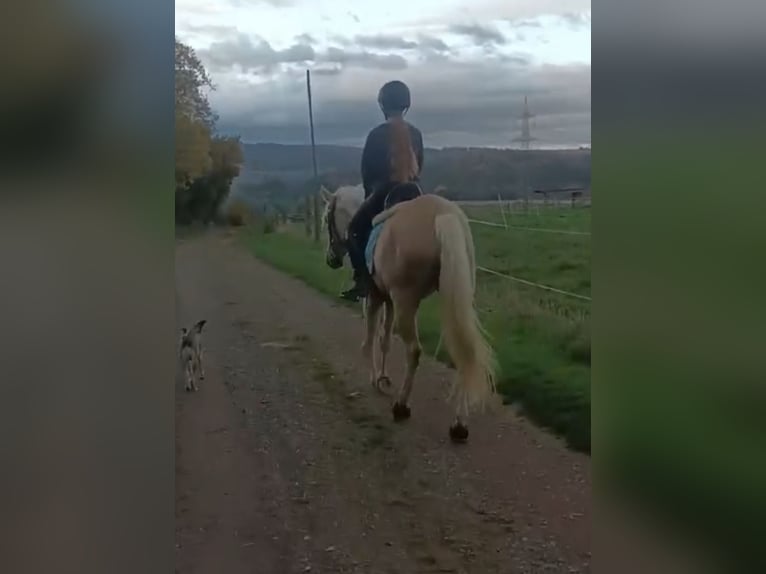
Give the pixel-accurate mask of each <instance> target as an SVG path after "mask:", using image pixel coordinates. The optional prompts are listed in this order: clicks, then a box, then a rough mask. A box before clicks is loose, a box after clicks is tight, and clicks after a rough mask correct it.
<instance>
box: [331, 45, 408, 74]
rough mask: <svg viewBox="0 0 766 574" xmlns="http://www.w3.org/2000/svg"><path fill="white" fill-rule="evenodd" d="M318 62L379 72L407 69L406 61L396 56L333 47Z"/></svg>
mask: <svg viewBox="0 0 766 574" xmlns="http://www.w3.org/2000/svg"><path fill="white" fill-rule="evenodd" d="M318 61H320V62H331V63H338V64H341V65H351V66H363V67H372V68H377V69H379V70H403V69H404V68H406V67H407V60H405V59H404V58H403V57H402V56H399V55H397V54H375V53H373V52H367V51H366V50H343V49H341V48H336V47H334V46H331V47H330V48H327V50H326V51H325V52H324V53H323V54H320V55H319V57H318Z"/></svg>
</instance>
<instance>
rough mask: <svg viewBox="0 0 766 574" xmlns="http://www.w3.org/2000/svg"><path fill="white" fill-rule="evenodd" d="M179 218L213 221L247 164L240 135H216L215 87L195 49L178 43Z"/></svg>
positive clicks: (177, 213)
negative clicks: (210, 93) (210, 98)
mask: <svg viewBox="0 0 766 574" xmlns="http://www.w3.org/2000/svg"><path fill="white" fill-rule="evenodd" d="M175 74H176V77H175V136H176V161H175V164H176V165H175V167H176V170H175V171H176V219H177V220H178V221H180V222H183V223H187V222H191V221H193V220H196V219H201V220H203V221H205V222H208V221H211V220H213V218H214V217H215V215H216V213H217V211H218V209H219V208H220V206H221V203H223V201H224V199H225V198H226V196H227V195H228V193H229V190H230V189H231V184H232V181H233V180H234V178H235V177H237V176H238V175H239V172H240V167H241V165H242V162H243V161H244V155H243V150H242V146H241V144H240V142H239V138H237V137H217V136H213V133H214V130H215V122H216V116H215V114H214V113H213V111H212V109H211V107H210V103H209V102H208V99H207V90H212V89H214V86H213V83H212V81H211V80H210V77H209V76H208V73H207V71H206V70H205V67H204V66H203V65H202V62H200V60H199V58H198V57H197V55H196V53H195V52H194V50H193V49H192V48H191V47H189V46H186V45H185V44H183V43H182V42H180V41H178V39H177V38H176V45H175Z"/></svg>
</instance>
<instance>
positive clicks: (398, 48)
mask: <svg viewBox="0 0 766 574" xmlns="http://www.w3.org/2000/svg"><path fill="white" fill-rule="evenodd" d="M590 25H591V5H590V0H385V1H382V2H373V1H372V0H365V1H364V2H362V1H359V2H350V1H342V0H216V1H212V0H176V33H177V35H178V37H179V39H180V40H181V41H183V42H185V43H187V44H189V45H191V46H192V47H194V48H195V49H196V50H197V53H198V54H199V56H200V59H201V60H202V61H203V63H204V64H205V66H206V67H207V68H208V70H209V71H210V74H211V76H212V78H213V81H214V83H215V84H216V86H217V89H216V91H215V92H213V93H212V94H211V97H210V100H211V102H212V104H213V107H214V108H215V110H216V112H217V113H218V114H219V116H220V120H219V128H220V130H221V131H223V132H226V133H235V134H240V135H241V136H242V138H243V140H245V141H247V142H264V141H266V142H279V143H306V142H307V141H309V133H308V111H307V103H306V85H305V73H306V72H305V70H306V69H307V68H309V69H311V70H312V78H311V79H312V91H313V99H314V119H315V128H316V138H317V143H336V144H350V145H357V146H361V145H362V144H363V143H364V138H365V136H366V134H367V132H368V131H369V129H370V128H372V127H373V126H374V125H376V124H377V123H378V122H379V121H381V120H382V116H381V114H380V110H379V109H378V107H377V103H376V97H377V91H378V89H379V87H380V86H381V85H382V84H383V83H384V82H386V81H388V80H392V79H401V80H403V81H405V82H406V83H407V84H408V85H409V86H410V89H411V91H412V109H411V110H410V112H409V114H408V119H410V121H412V122H413V123H414V124H415V125H417V126H418V127H420V128H421V130H422V131H423V134H424V139H425V143H426V145H427V146H430V147H443V146H498V147H516V146H517V145H518V144H517V143H514V142H513V138H514V137H517V136H518V135H519V129H520V121H519V116H520V114H521V112H522V110H523V101H524V96H525V95H526V96H528V98H529V107H530V111H531V112H532V113H533V114H535V115H536V117H535V118H534V119H533V120H532V131H533V136H535V137H537V138H538V141H537V142H536V145H537V147H549V148H550V147H571V146H577V145H583V144H590Z"/></svg>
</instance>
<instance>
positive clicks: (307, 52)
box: [199, 33, 407, 73]
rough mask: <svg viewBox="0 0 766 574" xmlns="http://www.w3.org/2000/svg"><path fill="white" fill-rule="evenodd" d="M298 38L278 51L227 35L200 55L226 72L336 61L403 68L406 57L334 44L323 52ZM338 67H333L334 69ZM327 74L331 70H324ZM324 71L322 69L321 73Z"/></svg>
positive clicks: (259, 41) (242, 36)
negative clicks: (345, 47)
mask: <svg viewBox="0 0 766 574" xmlns="http://www.w3.org/2000/svg"><path fill="white" fill-rule="evenodd" d="M307 39H308V38H305V37H304V38H301V37H299V38H297V39H296V40H298V42H297V43H295V44H293V45H292V46H290V47H288V48H285V49H282V50H276V49H274V48H273V47H272V46H271V44H269V43H268V42H267V41H265V40H263V39H260V38H258V39H257V40H256V41H255V42H254V41H253V40H251V39H250V37H249V36H247V35H246V34H242V33H231V34H228V38H227V39H225V40H220V41H217V42H213V43H212V44H211V45H210V47H209V48H207V49H205V50H200V51H199V55H200V58H201V59H202V60H203V61H204V62H205V64H206V65H208V66H209V68H210V69H211V70H212V71H217V72H226V71H230V70H233V69H237V68H239V69H242V70H244V71H248V72H273V71H275V70H276V69H279V68H280V67H281V66H282V65H291V64H302V65H305V64H307V63H310V62H312V63H316V64H331V65H332V64H337V65H339V66H340V67H366V68H374V69H379V70H402V69H404V68H406V67H407V60H405V59H404V58H403V57H402V56H400V55H397V54H379V53H375V52H369V51H367V50H359V49H342V48H338V47H335V46H332V47H329V48H327V49H326V50H324V51H317V50H315V49H314V48H313V47H312V46H311V45H310V44H308V43H305V42H304V41H305V40H307ZM335 67H337V66H330V68H329V69H334V68H335ZM324 72H325V73H328V72H327V71H326V70H324ZM320 73H321V72H320Z"/></svg>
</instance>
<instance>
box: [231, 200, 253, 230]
mask: <svg viewBox="0 0 766 574" xmlns="http://www.w3.org/2000/svg"><path fill="white" fill-rule="evenodd" d="M250 218H251V213H250V209H249V208H248V207H247V205H246V204H245V203H244V202H242V201H232V202H231V203H230V204H229V205H228V207H227V208H226V222H227V223H228V224H229V225H230V226H232V227H241V226H243V225H247V224H248V223H249V222H250Z"/></svg>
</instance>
